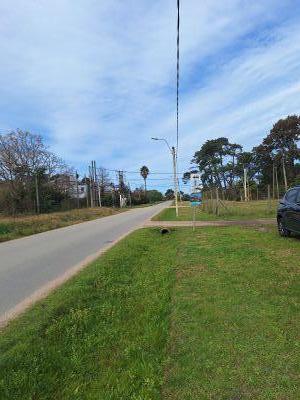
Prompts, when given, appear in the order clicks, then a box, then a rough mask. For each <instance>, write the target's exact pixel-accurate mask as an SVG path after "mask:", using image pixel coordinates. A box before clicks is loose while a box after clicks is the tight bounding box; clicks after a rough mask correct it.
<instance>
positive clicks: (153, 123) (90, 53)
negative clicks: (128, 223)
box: [0, 0, 300, 191]
mask: <svg viewBox="0 0 300 400" xmlns="http://www.w3.org/2000/svg"><path fill="white" fill-rule="evenodd" d="M0 54H1V61H0V132H2V133H4V132H6V131H7V130H10V129H16V128H20V129H23V130H29V131H31V132H33V133H37V134H40V135H42V137H43V138H44V140H45V142H46V143H47V145H48V146H49V148H50V149H51V150H52V151H54V152H55V153H57V154H59V155H60V156H61V157H62V158H64V159H65V160H66V161H67V162H68V163H69V164H70V165H71V166H73V167H74V168H75V169H77V170H78V171H80V173H81V174H84V173H85V172H86V171H87V166H88V164H89V162H90V161H91V160H96V162H97V165H98V166H103V167H105V168H107V169H112V170H113V169H123V170H125V171H132V172H136V171H139V169H140V167H141V166H142V165H147V166H148V167H149V169H150V172H152V174H150V175H149V188H154V187H155V188H157V189H160V190H162V191H165V189H166V188H167V187H169V186H171V183H172V181H171V175H167V174H161V175H159V174H155V172H167V173H169V172H170V171H171V170H172V164H171V156H170V154H169V153H168V149H167V147H166V146H165V145H164V143H163V142H154V141H151V137H152V136H157V137H164V138H166V139H167V140H168V141H169V143H170V145H173V144H175V142H176V0H161V1H159V0H156V1H150V0H126V1H124V0H52V1H48V0H15V1H14V2H13V3H12V2H11V1H9V0H0ZM179 107H180V109H179V148H178V161H179V165H178V170H179V171H180V172H183V171H186V170H188V169H189V168H190V167H191V164H190V160H191V158H192V156H193V154H194V152H195V151H196V150H198V149H199V148H200V147H201V145H202V144H203V143H204V142H205V141H206V140H208V139H213V138H217V137H220V136H226V137H228V138H229V139H230V141H232V142H237V143H240V144H242V145H243V146H244V149H245V150H251V148H252V147H253V146H255V145H257V144H259V143H260V141H261V140H262V139H263V137H265V136H266V135H267V133H268V131H269V130H270V129H271V127H272V125H273V124H274V123H275V122H276V121H277V120H278V119H279V118H282V117H285V116H287V115H289V114H299V113H300V2H299V1H298V0H285V1H282V0H260V1H259V2H257V1H249V0H247V1H246V0H222V1H215V0H202V1H199V0H181V27H180V103H179ZM132 172H128V173H127V174H126V175H125V176H126V179H127V181H128V182H129V183H130V184H131V186H132V187H133V186H134V187H135V186H138V185H140V184H141V178H140V177H139V174H137V173H135V174H134V173H132ZM112 174H113V173H112Z"/></svg>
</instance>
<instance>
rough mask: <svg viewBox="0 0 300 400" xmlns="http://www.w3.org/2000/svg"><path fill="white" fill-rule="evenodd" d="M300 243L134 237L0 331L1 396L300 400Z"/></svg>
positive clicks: (250, 234)
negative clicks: (0, 332) (299, 399)
mask: <svg viewBox="0 0 300 400" xmlns="http://www.w3.org/2000/svg"><path fill="white" fill-rule="evenodd" d="M262 229H264V231H263V230H262ZM299 244H300V242H299V240H297V239H287V240H286V239H282V238H280V237H278V236H277V234H276V233H275V230H274V229H273V228H267V230H266V228H257V229H253V228H251V229H250V228H241V227H226V228H206V229H205V230H204V229H199V228H198V229H196V231H195V232H192V230H191V229H188V228H186V229H185V228H183V229H175V230H173V231H172V233H171V234H170V235H165V236H161V235H160V234H159V232H158V230H156V229H153V228H152V229H143V230H139V231H137V232H135V233H133V234H131V235H130V236H129V237H128V238H126V239H125V240H123V241H121V242H120V243H119V244H118V245H116V246H115V247H114V248H112V249H111V250H110V251H108V252H107V253H106V254H105V255H104V256H103V257H101V258H100V259H99V260H98V261H96V262H94V263H92V264H91V265H90V266H89V267H87V268H86V269H85V270H84V271H82V272H81V273H80V274H79V275H78V276H77V277H75V278H73V279H72V280H71V281H69V282H68V283H67V284H65V285H64V286H63V287H61V288H60V289H58V290H57V291H56V292H55V293H53V294H52V295H50V296H49V297H48V298H47V299H45V300H43V301H41V302H40V303H39V304H38V305H36V306H35V307H34V308H33V309H31V310H30V311H29V312H27V313H26V314H25V315H24V316H23V317H22V318H20V319H18V320H16V321H14V322H13V323H11V324H10V325H9V326H8V327H7V328H5V329H4V331H3V332H2V334H1V335H0V354H1V356H0V398H1V399H3V400H6V399H7V400H8V399H9V400H11V399H22V400H25V399H39V400H41V399H49V400H50V399H51V400H52V399H72V400H74V399H75V400H76V399H80V400H84V399H105V400H109V399H115V400H119V399H135V400H137V399H140V400H150V399H151V400H155V399H157V400H162V399H172V400H177V399H178V400H179V399H180V400H183V399H184V400H194V399H203V400H209V399H220V400H222V399H224V400H225V399H226V400H228V399H243V400H250V399H251V400H252V399H256V400H262V399H264V400H275V399H276V400H282V399H291V400H292V399H293V400H294V399H298V398H300V380H299V373H300V356H299V354H300V352H299V324H300V312H299V311H300V310H299V296H300V287H299V286H300V285H299V258H300V246H299Z"/></svg>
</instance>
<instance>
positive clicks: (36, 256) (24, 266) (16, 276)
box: [0, 202, 170, 320]
mask: <svg viewBox="0 0 300 400" xmlns="http://www.w3.org/2000/svg"><path fill="white" fill-rule="evenodd" d="M168 205H170V203H169V202H165V203H161V204H158V205H155V206H151V207H144V208H136V209H133V210H130V211H126V212H124V213H121V214H117V215H113V216H109V217H104V218H100V219H97V220H94V221H89V222H83V223H80V224H77V225H72V226H68V227H66V228H60V229H55V230H52V231H48V232H44V233H39V234H37V235H33V236H28V237H25V238H22V239H16V240H12V241H9V242H4V243H0V316H2V317H3V316H4V315H7V314H9V313H10V312H11V311H12V310H14V309H15V308H16V307H17V308H18V307H19V306H20V304H21V303H22V302H24V301H26V300H25V299H28V298H29V297H30V296H33V294H34V293H36V292H37V291H38V290H39V289H40V288H42V287H45V286H47V285H49V284H50V283H51V282H53V281H54V280H57V279H58V278H59V277H60V276H62V275H64V274H65V275H66V274H68V271H70V270H71V269H72V268H73V269H74V268H75V266H76V265H80V263H84V261H85V260H87V258H88V257H89V256H93V255H94V256H95V255H96V254H97V253H99V251H101V250H104V249H105V248H107V247H109V246H111V243H112V242H114V241H115V240H118V238H120V237H121V236H123V235H125V234H126V233H127V232H129V231H131V230H133V229H136V228H138V227H139V226H141V225H142V224H143V223H144V222H146V221H147V220H148V219H149V218H150V217H151V216H152V215H154V214H155V213H157V212H159V211H160V210H162V209H163V208H165V207H167V206H168ZM37 298H38V297H37ZM0 320H1V318H0Z"/></svg>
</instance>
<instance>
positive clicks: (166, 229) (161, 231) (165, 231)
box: [160, 228, 170, 235]
mask: <svg viewBox="0 0 300 400" xmlns="http://www.w3.org/2000/svg"><path fill="white" fill-rule="evenodd" d="M160 233H161V234H162V235H166V234H167V233H170V230H169V229H168V228H162V229H161V230H160Z"/></svg>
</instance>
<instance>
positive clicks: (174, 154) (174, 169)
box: [151, 137, 178, 217]
mask: <svg viewBox="0 0 300 400" xmlns="http://www.w3.org/2000/svg"><path fill="white" fill-rule="evenodd" d="M151 139H152V140H162V141H163V142H165V143H166V145H167V146H168V149H169V150H170V153H171V155H172V161H173V179H174V194H175V208H176V217H178V179H177V154H176V149H175V147H174V146H172V147H170V145H169V143H168V141H167V140H166V139H164V138H157V137H153V138H151Z"/></svg>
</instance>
